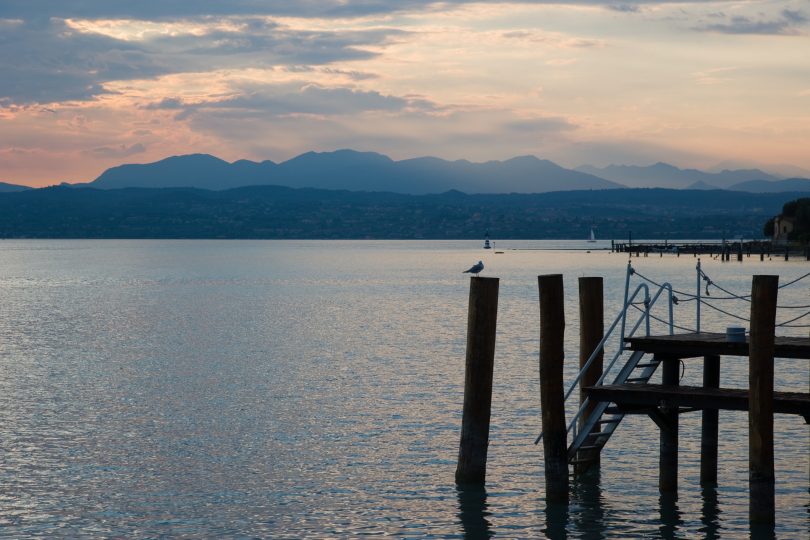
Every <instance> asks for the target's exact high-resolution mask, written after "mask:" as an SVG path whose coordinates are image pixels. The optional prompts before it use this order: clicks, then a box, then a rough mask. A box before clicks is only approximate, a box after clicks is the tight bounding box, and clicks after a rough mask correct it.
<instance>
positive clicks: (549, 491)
mask: <svg viewBox="0 0 810 540" xmlns="http://www.w3.org/2000/svg"><path fill="white" fill-rule="evenodd" d="M537 285H538V287H539V289H540V408H541V413H542V423H543V458H544V462H545V477H546V500H547V501H548V502H568V448H567V446H568V445H567V441H566V426H565V403H564V401H563V360H564V357H565V352H564V345H563V344H564V341H563V336H564V332H565V309H564V302H565V299H564V296H563V278H562V275H561V274H551V275H545V276H537Z"/></svg>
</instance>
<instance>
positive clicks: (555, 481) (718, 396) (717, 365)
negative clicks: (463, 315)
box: [457, 275, 810, 526]
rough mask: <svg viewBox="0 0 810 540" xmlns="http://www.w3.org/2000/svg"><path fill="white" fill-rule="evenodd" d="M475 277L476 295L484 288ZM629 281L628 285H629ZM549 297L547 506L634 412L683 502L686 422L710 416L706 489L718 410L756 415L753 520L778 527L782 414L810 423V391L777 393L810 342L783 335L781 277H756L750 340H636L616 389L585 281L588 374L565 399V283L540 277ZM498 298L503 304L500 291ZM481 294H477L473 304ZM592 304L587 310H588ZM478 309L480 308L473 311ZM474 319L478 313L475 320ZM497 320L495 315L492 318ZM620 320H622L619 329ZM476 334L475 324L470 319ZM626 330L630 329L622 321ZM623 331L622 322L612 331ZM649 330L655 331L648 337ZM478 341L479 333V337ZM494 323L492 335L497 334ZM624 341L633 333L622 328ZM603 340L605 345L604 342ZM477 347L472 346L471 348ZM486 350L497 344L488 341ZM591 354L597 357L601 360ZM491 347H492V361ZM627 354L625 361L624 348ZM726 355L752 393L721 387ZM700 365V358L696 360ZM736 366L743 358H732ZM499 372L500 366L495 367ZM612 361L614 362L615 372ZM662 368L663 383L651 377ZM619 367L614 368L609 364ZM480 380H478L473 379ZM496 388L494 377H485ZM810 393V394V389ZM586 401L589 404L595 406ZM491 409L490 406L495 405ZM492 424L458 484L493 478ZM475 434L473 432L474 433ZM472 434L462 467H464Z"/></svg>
mask: <svg viewBox="0 0 810 540" xmlns="http://www.w3.org/2000/svg"><path fill="white" fill-rule="evenodd" d="M477 279H481V278H473V282H472V284H471V286H472V288H471V290H473V289H475V288H476V286H477V283H476V280H477ZM628 279H629V278H628ZM538 285H539V290H540V359H539V371H540V398H541V399H540V401H541V411H542V418H541V419H542V428H543V433H542V434H541V435H540V437H538V441H539V440H540V439H541V438H542V440H543V448H544V462H545V473H546V474H545V482H546V497H547V499H548V501H549V502H550V503H551V502H557V503H565V502H567V500H568V490H569V480H568V475H569V469H568V466H569V465H572V464H573V465H574V472H575V474H579V473H583V472H585V471H587V469H588V468H589V467H598V466H599V453H600V451H601V450H602V448H603V447H604V446H605V445H606V444H607V442H608V440H609V439H610V437H611V435H612V434H613V432H614V431H615V430H616V429H617V428H618V426H619V424H620V422H621V420H622V418H623V417H624V415H626V414H645V415H648V416H649V417H650V418H651V419H652V421H653V422H654V424H651V425H654V426H657V427H658V431H659V442H660V459H659V490H660V492H661V493H662V495H676V494H677V490H678V451H679V444H678V437H679V433H678V431H679V430H678V417H679V415H681V414H684V413H689V412H696V411H701V412H702V429H701V439H702V440H701V445H700V448H701V467H700V482H701V485H704V486H706V485H713V484H715V483H716V482H717V463H718V455H717V452H718V431H719V430H718V421H719V418H718V411H720V410H735V411H748V416H749V422H748V425H749V489H750V498H749V500H750V507H749V510H750V511H749V516H750V521H751V524H752V526H754V525H756V524H765V525H768V524H770V525H772V524H773V523H774V520H775V495H774V493H775V477H774V438H773V415H774V414H789V415H797V416H799V417H800V418H801V419H803V421H804V422H805V423H807V424H810V392H808V393H804V392H782V391H775V389H774V376H773V374H774V365H775V363H777V362H778V361H779V360H778V359H780V358H793V359H807V360H810V339H808V338H797V337H777V336H775V315H776V307H777V306H776V299H777V292H778V289H779V288H778V277H777V276H753V281H752V288H751V295H750V299H751V300H750V301H751V303H750V335H749V336H748V337H744V336H743V339H740V340H739V341H738V340H737V339H738V338H733V337H732V338H729V337H728V336H727V334H725V333H723V334H720V333H707V332H699V333H685V334H678V335H664V336H652V335H650V336H645V337H629V338H626V339H625V344H626V351H627V353H629V358H628V359H627V360H626V363H625V364H624V366H623V367H622V368H621V370H620V371H619V374H618V375H617V376H616V377H615V382H614V383H613V384H605V383H604V382H603V380H604V377H605V375H607V374H605V375H602V376H601V377H600V376H599V375H600V374H601V370H602V366H601V363H602V356H601V354H602V353H601V347H602V346H603V344H604V342H605V340H606V339H607V337H608V335H605V337H604V338H602V341H601V342H599V340H598V336H599V333H600V332H601V329H602V328H603V327H604V323H603V313H602V311H603V300H602V297H601V296H602V284H601V278H580V282H579V285H580V319H581V320H580V328H581V332H582V333H581V335H580V346H581V348H583V349H584V350H583V351H581V352H580V367H581V368H582V371H581V373H580V376H579V377H578V378H577V380H576V381H573V383H572V387H571V389H570V390H569V392H568V394H567V395H566V396H565V397H563V394H564V387H563V386H564V385H563V358H564V354H563V335H564V332H565V318H564V309H563V302H564V300H563V298H564V295H563V283H562V276H561V275H549V276H539V277H538ZM495 291H496V292H495V295H496V296H495V298H494V301H491V302H490V303H491V304H494V305H495V306H497V288H496V289H495ZM472 298H473V296H471V302H472ZM584 304H587V305H584ZM471 305H472V304H471ZM471 317H472V316H471ZM492 320H493V322H494V316H493V317H492ZM619 320H620V319H619V318H617V319H616V321H617V322H618V321H619ZM470 321H471V322H470V325H471V328H472V325H473V319H472V318H471V319H470ZM622 324H624V323H622ZM615 326H616V322H614V324H613V326H612V327H611V330H608V334H609V333H610V332H611V331H612V329H613V328H614V327H615ZM648 331H649V330H648ZM470 332H471V333H470V335H469V336H468V337H470V339H473V337H474V336H475V335H476V334H477V333H478V331H474V330H470ZM494 332H495V329H494V324H493V326H492V327H490V328H488V330H487V332H486V334H487V335H492V336H493V338H492V343H494ZM622 335H624V328H623V326H622ZM595 343H596V344H595ZM468 346H469V342H468ZM487 347H491V343H490V342H489V341H487ZM590 351H593V352H592V353H591V352H590ZM492 352H493V351H492V350H491V349H488V350H487V354H486V356H487V357H490V358H491V355H492ZM470 354H471V352H470V350H469V349H468V364H467V370H468V371H467V380H466V383H467V391H465V422H464V423H465V428H466V427H467V425H466V424H467V412H468V411H467V405H468V401H467V393H468V392H470V393H471V395H472V391H471V390H470V388H471V387H472V386H471V383H472V382H474V381H471V378H470V377H471V373H472V371H471V369H472V367H471V364H470V361H469V358H470ZM618 354H622V351H619V353H618ZM723 357H733V358H740V357H742V358H747V362H748V366H749V377H748V379H749V387H748V388H747V389H746V388H722V387H720V371H721V362H722V358H723ZM695 359H697V360H695ZM700 359H702V361H703V385H702V386H682V385H680V377H679V371H680V364H681V362H694V361H700ZM733 361H740V360H739V359H738V360H733ZM488 364H489V365H490V366H491V360H490V361H489V362H488ZM612 365H613V364H611V366H612ZM659 367H661V371H662V375H661V383H660V384H652V383H651V382H650V378H651V377H652V375H653V374H654V373H655V372H656V370H657V369H658V368H659ZM608 370H610V367H608ZM472 377H473V378H475V375H472ZM483 377H484V378H485V379H486V382H487V383H488V384H489V387H490V388H491V378H492V372H491V368H490V370H489V371H488V372H487V373H486V374H485V375H484V376H483ZM577 381H579V387H580V392H581V395H580V402H581V407H580V412H579V413H578V414H577V416H576V418H575V420H572V424H571V425H569V427H568V429H566V428H565V422H566V420H565V404H564V400H565V398H567V396H568V395H570V394H571V390H573V388H574V384H576V382H577ZM808 390H810V388H809V389H808ZM586 400H587V401H586ZM486 408H487V409H488V408H489V401H488V400H487V402H486ZM484 416H485V417H486V420H487V421H486V422H485V424H486V426H485V427H483V429H482V430H481V431H479V434H478V435H477V436H476V438H477V439H478V440H479V441H482V443H479V444H482V445H483V448H484V450H483V462H481V461H479V465H478V467H479V469H478V471H477V472H476V474H474V475H473V477H472V478H464V476H463V475H461V476H459V475H458V473H457V482H459V483H462V481H463V480H467V481H469V480H474V481H477V482H481V483H482V482H483V481H484V472H483V471H484V470H485V460H486V450H485V448H486V440H487V432H488V427H489V426H488V423H489V422H488V419H489V414H488V410H487V411H486V413H485V414H484ZM574 424H576V425H577V426H578V429H576V430H574V431H573V434H574V438H573V439H572V440H571V441H568V440H567V438H568V433H567V432H568V431H569V430H570V429H571V426H573V425H574ZM465 431H466V429H465ZM464 439H465V437H464V435H462V445H461V446H462V452H461V454H460V457H459V470H461V469H462V464H463V462H464V461H465V460H464V459H463V457H462V455H463V454H465V451H464V447H465V440H464ZM569 442H570V445H569ZM475 453H476V454H478V455H481V452H480V451H478V452H475Z"/></svg>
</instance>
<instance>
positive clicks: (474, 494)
mask: <svg viewBox="0 0 810 540" xmlns="http://www.w3.org/2000/svg"><path fill="white" fill-rule="evenodd" d="M457 490H458V493H457V494H458V517H459V520H460V521H461V528H462V530H463V531H464V538H469V539H475V538H491V537H492V536H493V535H494V533H493V532H492V531H491V530H490V525H489V521H488V520H487V516H489V512H488V511H487V490H486V489H484V488H483V487H479V486H457Z"/></svg>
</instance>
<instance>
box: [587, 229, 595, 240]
mask: <svg viewBox="0 0 810 540" xmlns="http://www.w3.org/2000/svg"><path fill="white" fill-rule="evenodd" d="M588 242H596V234H595V233H594V232H593V227H591V236H590V238H588Z"/></svg>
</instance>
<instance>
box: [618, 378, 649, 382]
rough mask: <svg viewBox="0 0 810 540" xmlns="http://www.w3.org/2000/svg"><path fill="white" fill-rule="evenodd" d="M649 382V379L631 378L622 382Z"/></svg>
mask: <svg viewBox="0 0 810 540" xmlns="http://www.w3.org/2000/svg"><path fill="white" fill-rule="evenodd" d="M649 380H650V378H649V377H631V378H629V379H625V381H624V382H647V381H649Z"/></svg>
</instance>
